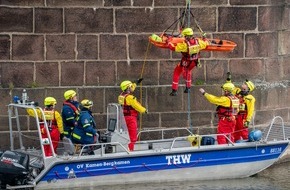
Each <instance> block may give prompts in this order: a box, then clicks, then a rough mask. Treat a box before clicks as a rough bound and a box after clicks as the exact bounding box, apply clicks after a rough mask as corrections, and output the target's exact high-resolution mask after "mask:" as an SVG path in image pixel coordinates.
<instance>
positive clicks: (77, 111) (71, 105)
mask: <svg viewBox="0 0 290 190" xmlns="http://www.w3.org/2000/svg"><path fill="white" fill-rule="evenodd" d="M63 105H67V106H69V107H70V108H71V109H72V110H73V111H74V113H75V118H77V117H78V116H79V115H80V112H79V109H78V108H77V107H76V106H75V105H73V104H72V103H70V102H68V101H65V102H63Z"/></svg>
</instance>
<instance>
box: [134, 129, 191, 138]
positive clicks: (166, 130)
mask: <svg viewBox="0 0 290 190" xmlns="http://www.w3.org/2000/svg"><path fill="white" fill-rule="evenodd" d="M169 131H174V132H180V133H182V131H185V133H187V135H192V134H193V133H192V132H191V131H190V129H188V128H169V129H168V128H165V129H164V128H161V129H148V130H143V131H140V132H139V133H138V135H137V136H138V137H139V138H140V137H141V136H142V134H144V133H155V134H156V132H159V133H160V135H161V138H157V139H158V140H163V139H166V138H165V136H166V132H169ZM182 136H184V135H182Z"/></svg>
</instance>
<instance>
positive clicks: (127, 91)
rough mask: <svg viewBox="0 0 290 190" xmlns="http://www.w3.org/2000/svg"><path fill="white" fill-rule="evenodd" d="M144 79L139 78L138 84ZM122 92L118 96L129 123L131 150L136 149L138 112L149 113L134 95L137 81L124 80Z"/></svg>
mask: <svg viewBox="0 0 290 190" xmlns="http://www.w3.org/2000/svg"><path fill="white" fill-rule="evenodd" d="M141 81H142V79H139V80H138V82H137V84H138V83H140V82H141ZM120 87H121V90H122V93H121V94H120V95H119V97H118V102H119V104H121V105H122V107H123V113H124V117H125V121H126V124H127V128H128V132H129V137H130V143H129V145H128V146H129V147H128V148H129V150H130V151H133V150H134V144H135V143H136V141H137V130H138V127H137V126H138V125H137V118H138V113H147V110H146V108H145V107H143V106H142V105H141V104H140V103H139V102H138V101H137V99H136V97H135V96H134V95H133V92H134V90H135V88H136V83H132V82H131V81H128V80H126V81H123V82H122V83H121V85H120Z"/></svg>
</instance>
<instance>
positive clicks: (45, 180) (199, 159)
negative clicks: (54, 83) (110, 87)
mask: <svg viewBox="0 0 290 190" xmlns="http://www.w3.org/2000/svg"><path fill="white" fill-rule="evenodd" d="M23 109H24V111H23ZM25 109H32V110H34V111H35V113H37V112H36V109H40V110H41V113H42V114H43V110H42V109H41V108H40V107H37V106H34V105H31V104H29V102H27V101H26V103H21V102H20V103H11V104H9V105H8V114H9V130H10V150H6V151H3V152H2V153H1V158H0V181H1V188H2V189H5V188H7V189H18V188H22V189H24V188H30V189H61V188H66V189H67V188H74V187H86V186H90V187H92V186H98V185H116V184H125V183H126V184H130V183H131V184H136V183H147V182H148V183H149V182H150V183H154V182H163V181H164V182H166V181H186V180H191V181H192V180H213V179H228V178H244V177H249V176H252V175H254V174H257V173H258V172H260V171H262V170H265V169H266V168H268V167H269V166H271V165H273V164H274V163H275V162H277V161H278V160H279V158H280V157H281V155H282V154H283V153H284V152H285V150H286V149H287V147H288V146H289V139H290V127H289V126H285V125H284V123H283V119H282V118H281V117H279V116H277V117H275V118H273V120H272V122H271V123H270V124H269V126H268V127H267V128H265V129H264V131H263V133H262V134H263V135H262V136H259V135H258V136H255V135H254V136H253V140H251V141H249V142H241V143H233V142H231V141H230V139H229V138H228V136H227V135H224V136H225V138H227V139H228V144H225V145H218V144H217V142H216V137H217V136H218V135H217V134H210V135H203V134H193V133H192V132H191V130H189V129H188V128H186V127H182V126H180V128H173V129H172V128H171V129H156V130H145V131H141V132H139V137H140V141H138V142H137V143H136V145H135V150H134V151H131V152H130V151H128V148H127V147H128V143H129V141H130V140H129V136H128V130H127V126H126V123H125V120H124V116H123V112H122V107H121V106H120V105H119V104H115V103H110V104H108V107H107V122H106V125H107V129H106V131H105V132H104V133H103V134H101V135H100V137H101V138H100V139H99V142H97V143H95V144H89V145H74V144H72V142H71V141H70V139H66V138H65V139H64V140H63V141H62V142H61V145H60V147H59V149H58V150H57V152H54V151H53V147H52V143H51V142H52V141H51V137H50V135H48V137H47V138H42V137H41V131H40V126H39V125H40V121H39V120H38V118H37V117H35V124H36V125H37V126H36V129H37V130H36V131H35V133H34V135H33V136H29V135H28V134H27V133H25V132H24V128H25V127H22V126H21V122H20V121H21V120H20V116H21V117H22V115H20V113H26V111H25ZM21 110H22V111H21ZM42 118H45V117H42ZM43 122H44V127H45V128H46V130H48V128H47V127H48V126H47V123H46V121H43ZM32 123H34V122H32ZM172 132H175V133H174V134H180V135H178V136H175V137H173V138H171V137H170V138H167V139H166V138H164V137H165V136H166V135H165V134H168V133H172ZM35 134H36V136H35ZM259 134H261V133H259ZM153 137H156V138H153ZM44 145H50V147H51V150H52V152H53V155H52V156H48V157H47V156H45V153H44ZM237 168H239V169H237Z"/></svg>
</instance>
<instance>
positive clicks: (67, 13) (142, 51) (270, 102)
mask: <svg viewBox="0 0 290 190" xmlns="http://www.w3.org/2000/svg"><path fill="white" fill-rule="evenodd" d="M191 3H192V4H191V7H192V9H191V11H192V13H193V14H194V16H195V18H196V19H197V20H198V22H199V24H200V26H201V28H202V29H203V30H204V31H205V32H206V33H207V37H208V38H220V39H228V40H232V41H234V42H236V43H237V44H238V46H237V47H236V49H235V50H234V51H233V52H227V53H224V52H202V54H201V56H202V59H201V63H202V67H201V68H198V69H195V70H194V71H193V78H192V79H193V81H194V82H193V83H194V84H193V87H192V92H191V94H190V97H188V96H187V94H184V93H183V89H184V81H183V80H180V88H179V94H178V96H177V97H171V96H169V93H170V91H171V77H172V73H173V69H174V67H175V64H176V63H177V62H178V60H179V59H180V54H177V53H173V52H170V51H169V50H164V49H160V48H156V47H153V46H151V45H150V44H149V43H148V36H150V35H151V34H152V33H157V34H159V33H161V32H162V31H164V30H165V29H166V28H168V27H169V26H170V25H171V24H172V23H173V21H175V20H176V19H177V18H178V17H179V16H180V14H181V13H182V12H183V11H184V8H185V1H176V0H166V1H164V0H86V1H83V0H2V1H0V73H1V75H0V79H1V80H0V81H1V87H2V88H1V89H0V96H1V102H0V106H1V108H2V109H0V133H1V136H2V137H1V140H0V144H1V146H2V145H3V144H5V143H4V142H7V139H8V134H7V131H8V118H7V107H6V105H7V104H8V103H9V102H11V100H12V97H13V96H14V95H21V92H22V90H23V89H24V88H25V89H27V91H28V95H29V98H30V100H35V101H38V102H40V103H41V104H42V102H43V99H44V98H45V97H46V96H54V97H56V98H57V100H58V105H57V109H58V110H60V109H61V105H62V104H61V102H62V101H63V93H64V91H65V90H67V89H75V90H77V92H78V95H79V99H84V98H88V99H92V100H93V101H94V107H93V112H94V113H95V116H96V120H97V125H98V128H101V129H104V128H105V117H106V105H107V104H108V103H110V102H116V100H117V96H118V95H119V93H120V89H119V84H120V82H122V81H123V80H126V79H129V80H134V79H137V78H139V77H141V76H142V77H143V78H144V81H143V84H142V88H139V89H137V91H136V96H137V97H138V98H140V99H141V101H142V104H144V105H145V106H146V107H147V108H148V110H149V114H147V115H144V116H142V122H141V127H142V128H152V127H154V128H156V127H191V126H193V127H194V128H195V129H196V130H197V132H200V133H205V132H207V131H209V130H211V131H212V130H215V127H216V126H215V125H216V123H217V119H216V118H215V116H214V115H215V114H214V113H215V106H214V105H211V104H210V103H208V102H207V101H206V100H205V99H204V97H203V96H201V95H200V93H199V92H198V89H199V88H200V87H203V88H205V89H206V91H207V92H209V93H212V94H215V95H220V94H221V89H220V86H221V84H222V83H223V82H224V80H225V78H226V73H227V72H228V71H231V73H232V76H233V81H234V83H235V84H237V85H240V84H241V83H242V81H244V80H245V79H249V80H252V81H253V82H254V83H255V84H256V86H257V88H256V90H255V91H254V92H253V94H254V96H255V97H256V99H257V102H256V116H255V120H254V122H255V124H256V125H258V124H265V123H268V122H269V121H270V120H271V118H272V117H273V116H275V115H281V116H282V117H283V118H284V120H286V121H289V120H290V116H289V108H290V94H289V93H290V90H289V80H290V64H289V63H290V40H289V36H290V27H289V26H290V11H289V10H290V0H192V1H191ZM192 23H193V21H192ZM192 25H193V26H194V24H192ZM195 31H196V34H198V31H197V29H196V28H195ZM188 100H189V101H190V102H188ZM188 105H190V106H188ZM189 112H190V118H191V119H190V120H189V119H188V113H189ZM190 122H191V124H190ZM21 123H22V125H23V126H24V127H25V128H26V127H27V130H28V131H31V130H35V125H33V124H32V123H31V121H30V118H28V117H26V116H23V118H22V120H21ZM199 126H202V127H200V128H199ZM6 144H7V143H6Z"/></svg>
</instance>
